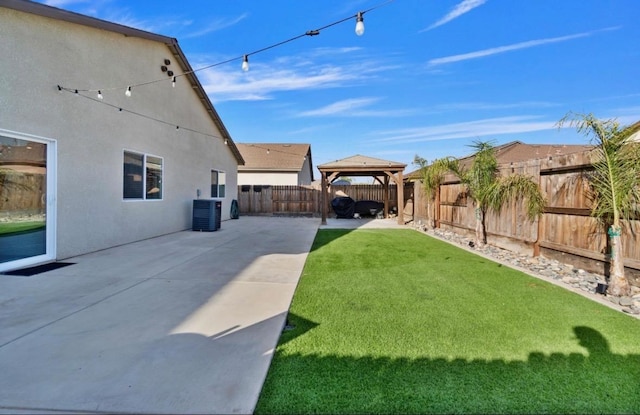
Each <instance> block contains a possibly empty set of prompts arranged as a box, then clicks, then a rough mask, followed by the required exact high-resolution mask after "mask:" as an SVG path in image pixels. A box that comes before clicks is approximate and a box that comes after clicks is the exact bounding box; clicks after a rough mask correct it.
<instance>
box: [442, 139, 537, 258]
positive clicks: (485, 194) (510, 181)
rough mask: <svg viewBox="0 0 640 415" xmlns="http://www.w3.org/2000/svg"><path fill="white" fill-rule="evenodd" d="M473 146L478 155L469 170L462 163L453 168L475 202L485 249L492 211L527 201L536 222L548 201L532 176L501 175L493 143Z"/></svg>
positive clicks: (478, 241) (478, 231)
mask: <svg viewBox="0 0 640 415" xmlns="http://www.w3.org/2000/svg"><path fill="white" fill-rule="evenodd" d="M471 147H472V148H473V149H475V150H476V153H475V155H474V158H473V162H472V164H471V166H470V167H469V168H466V167H464V166H461V165H459V164H458V163H451V164H450V167H451V168H452V169H453V173H455V174H456V176H458V178H460V181H461V182H462V183H463V184H464V185H465V186H466V187H467V191H468V193H469V196H470V197H471V198H472V199H473V200H474V204H475V207H476V208H475V216H476V229H475V231H476V244H477V245H478V246H482V245H484V244H486V243H487V231H486V223H485V218H486V215H487V212H488V211H489V210H493V211H495V212H500V210H501V209H502V207H503V206H504V204H505V203H507V202H518V201H521V200H524V201H525V202H526V209H527V217H528V218H529V220H531V221H533V220H535V219H536V218H537V217H539V216H540V215H542V213H543V211H544V208H545V205H546V201H545V199H544V196H543V195H542V192H541V191H540V187H539V186H538V184H537V183H536V182H534V181H533V179H532V178H531V177H529V176H525V175H522V174H513V175H511V176H506V177H501V176H499V175H498V161H497V158H496V155H495V149H494V147H493V145H492V144H491V143H489V142H483V141H474V142H473V144H472V145H471Z"/></svg>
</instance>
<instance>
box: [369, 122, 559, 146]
mask: <svg viewBox="0 0 640 415" xmlns="http://www.w3.org/2000/svg"><path fill="white" fill-rule="evenodd" d="M555 124H556V121H545V120H540V119H539V117H536V116H511V117H498V118H488V119H483V120H476V121H467V122H461V123H452V124H443V125H436V126H428V127H419V128H404V129H398V130H391V131H384V132H381V133H379V135H381V136H383V138H380V139H377V140H375V141H377V142H391V141H393V142H394V143H418V142H423V141H437V140H451V139H459V138H478V137H486V136H495V135H502V134H516V133H528V132H532V131H543V130H552V129H554V128H556V127H555Z"/></svg>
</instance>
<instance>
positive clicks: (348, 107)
mask: <svg viewBox="0 0 640 415" xmlns="http://www.w3.org/2000/svg"><path fill="white" fill-rule="evenodd" d="M378 101H380V98H354V99H345V100H342V101H338V102H334V103H333V104H329V105H326V106H324V107H322V108H318V109H315V110H310V111H305V112H302V113H300V114H299V115H300V116H302V117H317V116H325V115H336V114H341V113H344V112H345V111H347V112H353V111H354V110H358V109H360V108H363V107H366V106H369V105H371V104H373V103H375V102H378Z"/></svg>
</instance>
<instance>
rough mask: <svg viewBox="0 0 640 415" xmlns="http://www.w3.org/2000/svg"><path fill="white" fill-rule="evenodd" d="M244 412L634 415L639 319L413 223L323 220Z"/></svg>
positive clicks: (639, 399) (639, 380)
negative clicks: (340, 225) (331, 224)
mask: <svg viewBox="0 0 640 415" xmlns="http://www.w3.org/2000/svg"><path fill="white" fill-rule="evenodd" d="M290 311H291V312H290V316H289V319H290V323H291V324H292V325H294V326H295V328H294V329H293V330H290V331H285V332H284V333H283V335H282V337H281V339H280V343H279V345H278V348H277V350H276V353H275V356H274V358H273V362H272V365H271V368H270V370H269V373H268V375H267V379H266V382H265V386H264V388H263V391H262V394H261V396H260V400H259V402H258V405H257V407H256V413H580V414H582V413H640V320H637V319H634V318H632V317H630V316H627V315H624V314H622V313H620V312H617V311H614V310H611V309H609V308H607V307H604V306H602V305H599V304H597V303H595V302H593V301H590V300H588V299H586V298H584V297H582V296H579V295H577V294H574V293H571V292H569V291H567V290H565V289H563V288H560V287H557V286H554V285H552V284H548V283H546V282H544V281H540V280H538V279H536V278H532V277H529V276H527V275H526V274H523V273H521V272H518V271H514V270H512V269H510V268H508V267H506V266H502V265H500V264H497V263H494V262H492V261H490V260H487V259H484V258H482V257H479V256H476V255H474V254H472V253H469V252H467V251H465V250H462V249H459V248H456V247H454V246H451V245H449V244H446V243H444V242H441V241H439V240H437V239H434V238H431V237H429V236H426V235H424V234H421V233H419V232H416V231H413V230H408V229H407V230H404V229H403V230H382V229H381V230H357V231H347V230H321V231H319V232H318V234H317V236H316V240H315V242H314V246H313V249H312V252H311V253H310V254H309V257H308V259H307V263H306V265H305V269H304V272H303V276H302V278H301V280H300V284H299V286H298V289H297V291H296V294H295V296H294V300H293V304H292V307H291V310H290Z"/></svg>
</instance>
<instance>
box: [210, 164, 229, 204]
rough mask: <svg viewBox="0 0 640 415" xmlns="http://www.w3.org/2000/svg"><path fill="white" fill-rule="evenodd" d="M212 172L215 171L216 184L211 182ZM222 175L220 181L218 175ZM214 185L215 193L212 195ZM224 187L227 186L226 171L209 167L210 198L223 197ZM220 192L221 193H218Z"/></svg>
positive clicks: (224, 193) (224, 194)
mask: <svg viewBox="0 0 640 415" xmlns="http://www.w3.org/2000/svg"><path fill="white" fill-rule="evenodd" d="M213 173H216V179H217V180H216V184H214V183H213ZM221 175H222V179H223V180H222V183H221V181H220V176H221ZM214 186H216V194H215V195H214V192H213V187H214ZM226 188H227V173H226V172H225V171H224V170H218V169H211V186H210V187H209V192H210V194H211V198H212V199H214V198H215V199H224V198H225V197H226V194H227V193H226ZM221 193H222V195H220V194H221Z"/></svg>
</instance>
